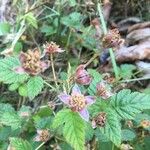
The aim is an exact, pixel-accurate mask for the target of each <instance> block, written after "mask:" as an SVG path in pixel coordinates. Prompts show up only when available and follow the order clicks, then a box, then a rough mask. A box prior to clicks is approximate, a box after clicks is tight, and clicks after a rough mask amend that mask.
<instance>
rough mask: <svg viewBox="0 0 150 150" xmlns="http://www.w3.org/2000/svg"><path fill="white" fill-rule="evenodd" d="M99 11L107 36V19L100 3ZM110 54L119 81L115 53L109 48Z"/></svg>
mask: <svg viewBox="0 0 150 150" xmlns="http://www.w3.org/2000/svg"><path fill="white" fill-rule="evenodd" d="M97 9H98V13H99V16H100V21H101V24H102V29H103V32H104V34H107V27H106V23H105V19H104V16H103V13H102V9H101V5H100V3H98V4H97ZM109 53H110V57H111V62H112V65H113V69H114V72H115V77H116V79H117V80H118V79H119V72H118V69H117V64H116V60H115V55H114V53H113V50H112V48H109Z"/></svg>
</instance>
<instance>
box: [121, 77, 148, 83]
mask: <svg viewBox="0 0 150 150" xmlns="http://www.w3.org/2000/svg"><path fill="white" fill-rule="evenodd" d="M149 79H150V77H143V78H136V79H129V80H122V81H120V82H121V83H122V82H134V81H140V80H149Z"/></svg>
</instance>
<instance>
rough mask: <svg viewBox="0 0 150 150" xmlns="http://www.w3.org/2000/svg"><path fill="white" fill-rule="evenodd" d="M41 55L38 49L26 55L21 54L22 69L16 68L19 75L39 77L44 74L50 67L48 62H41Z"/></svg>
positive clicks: (29, 51)
mask: <svg viewBox="0 0 150 150" xmlns="http://www.w3.org/2000/svg"><path fill="white" fill-rule="evenodd" d="M40 57H41V53H40V51H39V50H38V49H35V50H34V51H31V50H28V51H27V52H26V53H24V52H22V53H21V54H20V57H19V60H20V62H21V67H17V68H15V71H16V72H17V73H24V72H26V73H28V74H30V75H37V74H39V73H40V72H43V71H44V70H45V69H47V68H48V67H49V62H48V61H41V60H40Z"/></svg>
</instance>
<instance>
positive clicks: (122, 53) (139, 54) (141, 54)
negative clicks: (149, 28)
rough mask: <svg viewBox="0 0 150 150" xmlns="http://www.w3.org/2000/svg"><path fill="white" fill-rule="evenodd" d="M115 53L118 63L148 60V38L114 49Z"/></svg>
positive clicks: (149, 57)
mask: <svg viewBox="0 0 150 150" xmlns="http://www.w3.org/2000/svg"><path fill="white" fill-rule="evenodd" d="M115 55H116V61H117V62H119V63H122V62H133V61H136V60H143V59H148V60H150V39H149V40H147V41H145V42H142V43H140V44H137V45H134V46H130V47H122V48H120V49H119V50H117V51H115Z"/></svg>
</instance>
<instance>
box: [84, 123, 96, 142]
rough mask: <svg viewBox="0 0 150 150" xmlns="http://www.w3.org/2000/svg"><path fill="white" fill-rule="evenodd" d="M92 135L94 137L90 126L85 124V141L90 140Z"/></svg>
mask: <svg viewBox="0 0 150 150" xmlns="http://www.w3.org/2000/svg"><path fill="white" fill-rule="evenodd" d="M93 135H94V130H93V128H92V126H91V124H90V123H87V124H86V129H85V139H86V141H90V140H92V138H93Z"/></svg>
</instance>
